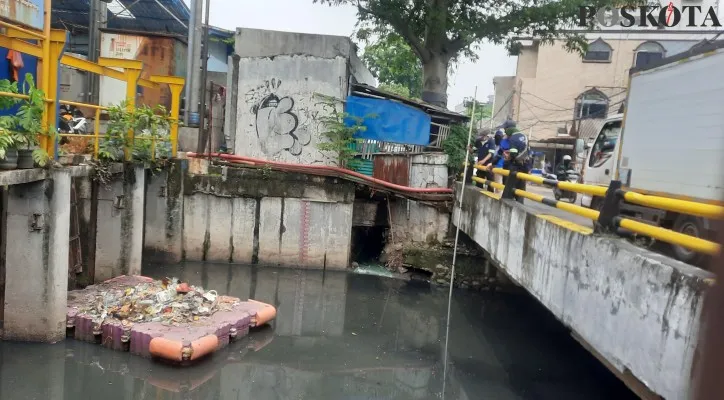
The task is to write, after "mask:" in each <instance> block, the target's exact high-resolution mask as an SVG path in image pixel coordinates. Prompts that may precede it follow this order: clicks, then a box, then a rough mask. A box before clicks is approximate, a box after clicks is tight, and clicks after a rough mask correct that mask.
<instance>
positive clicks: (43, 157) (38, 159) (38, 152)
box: [32, 148, 50, 168]
mask: <svg viewBox="0 0 724 400" xmlns="http://www.w3.org/2000/svg"><path fill="white" fill-rule="evenodd" d="M32 156H33V161H34V162H35V164H36V165H38V166H39V167H41V168H43V167H45V166H46V165H48V163H49V162H50V155H49V154H48V152H47V151H45V149H40V148H38V149H35V150H33V155H32Z"/></svg>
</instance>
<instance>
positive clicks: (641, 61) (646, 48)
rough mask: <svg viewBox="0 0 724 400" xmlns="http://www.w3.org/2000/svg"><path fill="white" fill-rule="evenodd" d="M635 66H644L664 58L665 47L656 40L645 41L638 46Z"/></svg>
mask: <svg viewBox="0 0 724 400" xmlns="http://www.w3.org/2000/svg"><path fill="white" fill-rule="evenodd" d="M634 54H635V55H634V67H637V68H638V67H644V66H646V65H648V64H651V63H653V62H656V61H658V60H661V59H662V58H664V48H663V47H661V45H660V44H658V43H656V42H645V43H642V44H641V45H640V46H639V47H637V48H636V50H635V53H634Z"/></svg>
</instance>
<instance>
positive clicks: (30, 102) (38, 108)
mask: <svg viewBox="0 0 724 400" xmlns="http://www.w3.org/2000/svg"><path fill="white" fill-rule="evenodd" d="M0 91H3V92H8V93H14V94H24V95H26V96H28V98H27V99H18V98H13V97H7V96H0V109H3V110H7V109H10V108H12V107H14V106H16V105H18V104H20V107H18V110H17V112H16V113H15V114H14V115H3V116H0V159H5V157H6V155H7V151H8V150H10V149H25V150H33V152H32V157H33V161H34V162H35V164H37V165H38V166H40V167H44V166H46V165H47V164H48V162H49V161H50V157H49V156H48V153H47V152H46V151H45V149H41V148H38V147H37V146H38V145H39V144H40V136H47V135H48V131H46V130H44V129H43V127H42V121H43V113H44V112H45V93H44V92H43V91H42V90H40V89H38V88H37V87H36V86H35V80H34V78H33V75H31V74H30V73H28V74H26V75H25V83H24V84H23V86H22V87H21V88H19V87H18V84H17V82H10V81H9V80H7V79H3V80H0ZM51 129H54V128H52V127H51Z"/></svg>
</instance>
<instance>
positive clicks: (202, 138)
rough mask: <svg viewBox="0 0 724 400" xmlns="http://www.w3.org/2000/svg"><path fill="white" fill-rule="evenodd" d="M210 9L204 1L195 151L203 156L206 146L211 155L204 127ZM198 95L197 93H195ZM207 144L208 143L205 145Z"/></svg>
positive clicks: (207, 0) (209, 142)
mask: <svg viewBox="0 0 724 400" xmlns="http://www.w3.org/2000/svg"><path fill="white" fill-rule="evenodd" d="M210 8H211V0H206V17H205V21H204V26H203V28H204V29H203V31H204V37H203V47H204V51H203V54H202V56H201V79H199V84H200V87H201V93H199V94H198V95H200V99H201V105H200V106H199V141H198V146H197V149H196V152H197V153H199V154H203V153H204V151H205V149H206V146H207V145H208V146H209V149H208V151H209V153H211V148H210V147H211V140H210V139H211V135H210V134H209V131H208V129H207V126H206V75H207V71H208V68H209V14H211V13H210V11H211V10H210ZM196 93H198V92H196ZM209 118H211V115H209ZM207 142H208V143H207Z"/></svg>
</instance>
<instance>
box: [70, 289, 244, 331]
mask: <svg viewBox="0 0 724 400" xmlns="http://www.w3.org/2000/svg"><path fill="white" fill-rule="evenodd" d="M229 299H232V298H226V297H224V296H219V294H218V293H217V292H216V291H215V290H209V291H204V289H203V288H200V287H196V286H191V285H189V284H188V283H181V282H180V281H179V280H178V279H176V278H171V279H169V278H166V279H163V280H161V281H153V282H149V283H141V284H138V285H136V286H135V287H132V288H124V289H112V288H109V289H108V290H106V291H102V292H99V293H98V294H97V295H96V296H95V299H94V300H91V299H89V302H88V305H87V307H84V308H83V309H82V310H80V311H82V312H84V313H87V314H89V315H91V316H92V317H93V319H94V320H96V321H99V322H101V321H103V320H105V319H106V318H112V319H115V320H118V321H122V322H128V323H131V322H161V323H163V324H168V325H178V324H181V323H186V322H194V321H201V320H202V319H203V318H206V317H208V316H211V315H213V314H214V313H215V312H217V311H220V310H230V309H231V308H232V307H233V306H234V305H235V304H236V302H238V301H239V300H238V299H235V300H231V301H230V300H229Z"/></svg>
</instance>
